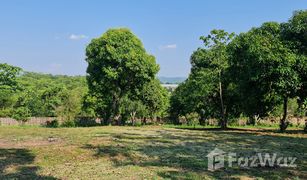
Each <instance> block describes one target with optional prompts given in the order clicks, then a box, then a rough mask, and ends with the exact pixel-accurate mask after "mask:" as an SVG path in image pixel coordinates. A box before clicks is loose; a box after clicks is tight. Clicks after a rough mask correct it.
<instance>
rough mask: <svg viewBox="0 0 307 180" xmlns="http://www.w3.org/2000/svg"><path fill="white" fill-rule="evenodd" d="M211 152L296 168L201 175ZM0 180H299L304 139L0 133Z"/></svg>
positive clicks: (100, 130) (146, 132)
mask: <svg viewBox="0 0 307 180" xmlns="http://www.w3.org/2000/svg"><path fill="white" fill-rule="evenodd" d="M215 147H218V148H219V149H222V150H224V151H226V152H235V153H238V154H239V155H241V156H249V155H253V154H255V153H258V152H266V153H278V154H279V155H281V156H294V157H297V158H298V159H297V161H296V163H297V167H296V168H290V167H288V168H287V167H279V166H278V167H257V168H239V167H226V168H224V169H220V170H217V171H213V172H211V171H208V170H207V158H206V155H207V154H208V153H209V152H210V151H211V150H213V149H214V148H215ZM0 173H1V175H0V179H16V178H17V179H307V134H303V133H301V132H299V131H295V130H292V131H290V133H287V134H280V133H276V132H273V131H270V130H265V131H255V130H244V131H243V130H230V131H220V130H215V129H207V130H186V129H176V128H169V127H158V126H146V127H115V126H109V127H92V128H57V129H52V128H42V127H0Z"/></svg>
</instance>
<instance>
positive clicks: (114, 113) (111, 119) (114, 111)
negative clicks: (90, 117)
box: [105, 95, 120, 125]
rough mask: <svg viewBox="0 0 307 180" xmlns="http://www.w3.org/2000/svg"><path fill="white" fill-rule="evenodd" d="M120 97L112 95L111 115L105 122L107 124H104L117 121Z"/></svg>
mask: <svg viewBox="0 0 307 180" xmlns="http://www.w3.org/2000/svg"><path fill="white" fill-rule="evenodd" d="M119 101H120V98H119V97H118V96H117V95H113V102H112V110H111V113H110V114H111V115H110V117H109V118H108V121H107V122H106V123H107V124H105V125H110V124H111V123H112V122H114V120H115V121H118V120H119V118H120V114H119V107H120V103H119Z"/></svg>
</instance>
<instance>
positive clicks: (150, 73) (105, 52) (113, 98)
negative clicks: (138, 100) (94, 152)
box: [86, 28, 159, 124]
mask: <svg viewBox="0 0 307 180" xmlns="http://www.w3.org/2000/svg"><path fill="white" fill-rule="evenodd" d="M86 61H87V62H88V68H87V80H88V85H89V90H90V93H92V94H93V95H94V96H96V97H97V98H98V99H102V100H103V102H104V103H103V104H104V106H102V107H101V109H102V111H98V113H99V115H100V116H102V117H103V119H104V123H105V124H109V123H110V122H111V120H112V119H115V120H117V119H119V117H120V115H119V114H120V105H121V101H122V99H123V97H125V96H126V95H127V94H129V93H131V94H133V93H135V92H137V91H138V90H140V89H142V87H143V86H144V84H145V83H147V82H149V81H151V80H152V79H154V77H155V74H156V73H157V72H158V70H159V66H158V65H157V64H156V62H155V58H154V56H151V55H149V54H147V53H146V51H145V49H144V47H143V44H142V43H141V41H140V40H139V39H138V38H137V37H136V36H135V35H134V34H133V33H132V32H131V31H130V30H128V29H123V28H121V29H110V30H108V31H107V32H106V33H104V34H103V35H102V36H101V37H100V38H96V39H93V40H92V41H91V43H90V44H89V45H88V46H87V48H86Z"/></svg>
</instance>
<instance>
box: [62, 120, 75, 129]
mask: <svg viewBox="0 0 307 180" xmlns="http://www.w3.org/2000/svg"><path fill="white" fill-rule="evenodd" d="M62 127H76V123H75V121H73V120H68V121H64V122H63V123H62Z"/></svg>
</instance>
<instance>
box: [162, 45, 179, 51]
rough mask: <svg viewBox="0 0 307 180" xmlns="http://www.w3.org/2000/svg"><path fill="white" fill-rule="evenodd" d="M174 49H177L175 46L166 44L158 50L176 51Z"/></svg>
mask: <svg viewBox="0 0 307 180" xmlns="http://www.w3.org/2000/svg"><path fill="white" fill-rule="evenodd" d="M176 48H177V44H167V45H164V46H160V47H159V49H160V50H163V49H176Z"/></svg>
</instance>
